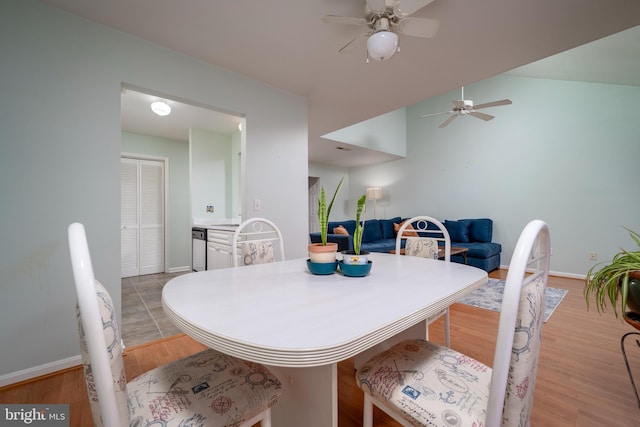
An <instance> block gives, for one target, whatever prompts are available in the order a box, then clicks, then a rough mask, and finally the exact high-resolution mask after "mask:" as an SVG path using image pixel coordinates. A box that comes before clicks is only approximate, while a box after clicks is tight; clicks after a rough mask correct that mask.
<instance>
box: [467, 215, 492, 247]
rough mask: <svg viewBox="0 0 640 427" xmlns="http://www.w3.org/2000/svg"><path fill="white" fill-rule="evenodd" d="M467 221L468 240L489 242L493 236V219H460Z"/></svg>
mask: <svg viewBox="0 0 640 427" xmlns="http://www.w3.org/2000/svg"><path fill="white" fill-rule="evenodd" d="M460 221H469V223H470V225H469V240H470V241H471V242H483V243H489V242H491V239H492V238H493V220H491V219H489V218H478V219H462V220H460Z"/></svg>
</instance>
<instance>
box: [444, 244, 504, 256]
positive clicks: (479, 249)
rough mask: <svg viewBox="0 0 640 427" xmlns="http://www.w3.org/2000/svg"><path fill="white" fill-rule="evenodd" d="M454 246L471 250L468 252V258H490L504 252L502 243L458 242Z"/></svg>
mask: <svg viewBox="0 0 640 427" xmlns="http://www.w3.org/2000/svg"><path fill="white" fill-rule="evenodd" d="M454 246H459V247H462V248H469V251H468V252H467V257H468V258H489V257H492V256H494V255H499V254H500V252H502V245H501V244H500V243H492V242H489V243H479V242H473V243H462V242H456V244H455V245H454Z"/></svg>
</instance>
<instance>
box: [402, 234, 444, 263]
mask: <svg viewBox="0 0 640 427" xmlns="http://www.w3.org/2000/svg"><path fill="white" fill-rule="evenodd" d="M404 251H405V255H410V256H418V257H423V258H432V259H437V258H438V241H437V240H436V239H431V238H428V237H407V239H406V244H405V247H404Z"/></svg>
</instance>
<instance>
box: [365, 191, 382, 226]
mask: <svg viewBox="0 0 640 427" xmlns="http://www.w3.org/2000/svg"><path fill="white" fill-rule="evenodd" d="M367 199H369V200H373V217H374V218H378V217H377V216H376V200H379V199H382V187H369V188H367Z"/></svg>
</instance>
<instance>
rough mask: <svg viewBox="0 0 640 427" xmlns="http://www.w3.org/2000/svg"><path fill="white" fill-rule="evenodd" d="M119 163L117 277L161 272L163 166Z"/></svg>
mask: <svg viewBox="0 0 640 427" xmlns="http://www.w3.org/2000/svg"><path fill="white" fill-rule="evenodd" d="M120 164H121V166H120V215H121V244H120V252H121V259H120V265H121V277H130V276H138V275H142V274H152V273H160V272H164V163H163V162H159V161H152V160H137V159H129V158H122V159H121V162H120Z"/></svg>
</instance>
